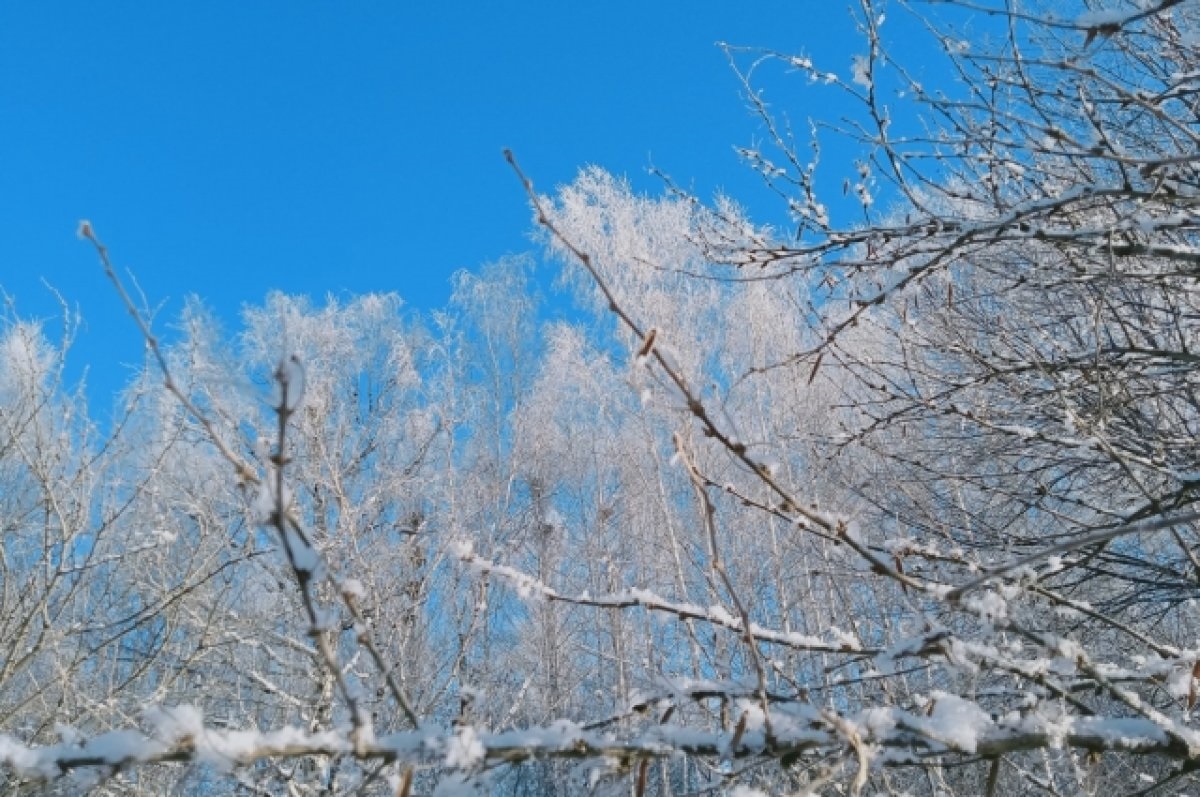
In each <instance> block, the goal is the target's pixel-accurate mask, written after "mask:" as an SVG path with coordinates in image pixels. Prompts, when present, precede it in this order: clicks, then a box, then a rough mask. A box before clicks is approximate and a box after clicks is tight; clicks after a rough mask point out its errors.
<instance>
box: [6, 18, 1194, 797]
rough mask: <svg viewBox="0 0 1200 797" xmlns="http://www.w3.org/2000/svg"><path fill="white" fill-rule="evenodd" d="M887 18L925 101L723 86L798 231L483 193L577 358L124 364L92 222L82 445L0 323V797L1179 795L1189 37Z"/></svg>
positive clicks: (434, 329) (878, 91)
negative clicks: (744, 104) (114, 392)
mask: <svg viewBox="0 0 1200 797" xmlns="http://www.w3.org/2000/svg"><path fill="white" fill-rule="evenodd" d="M1067 5H1071V6H1072V8H1071V9H1068V8H1067V7H1066V6H1067ZM918 10H919V11H920V10H925V11H927V12H929V14H930V16H929V17H928V27H929V30H930V35H931V41H932V42H933V43H934V44H935V45H936V46H937V48H938V50H939V53H940V57H941V58H942V59H943V61H942V62H941V63H942V65H943V66H944V67H945V69H946V70H947V74H952V75H954V76H955V79H956V80H957V84H956V88H955V89H954V90H951V89H949V88H946V87H941V88H940V89H935V88H933V87H932V86H931V87H929V88H926V87H925V86H923V85H921V83H920V82H919V81H918V80H917V78H916V76H915V73H914V72H911V71H909V70H907V69H906V68H905V66H904V65H902V64H899V63H896V62H895V61H893V60H892V59H891V57H890V56H889V54H888V47H887V40H886V36H885V35H884V31H886V30H887V28H886V27H883V24H884V19H885V16H884V14H883V9H881V8H877V7H875V6H874V5H873V4H872V3H870V2H868V1H867V0H864V2H863V3H862V6H861V8H860V10H859V19H860V22H861V26H862V31H863V40H864V51H863V52H862V53H859V54H853V55H852V56H851V57H850V58H848V59H847V61H846V63H844V64H834V65H820V64H814V63H813V62H812V61H811V60H810V59H808V58H807V57H805V56H804V55H803V54H783V53H774V52H761V51H745V50H739V49H736V48H732V47H730V48H727V53H728V55H729V57H730V60H731V64H732V65H733V68H734V69H735V71H736V73H737V75H738V76H739V77H740V79H741V80H742V82H743V85H744V88H745V91H746V93H747V98H748V99H749V100H750V104H751V107H752V108H753V109H754V110H755V112H756V113H758V114H759V115H760V121H761V123H762V129H764V130H766V131H767V132H768V135H767V140H766V141H765V142H763V144H762V145H761V146H759V147H756V148H746V149H744V150H742V154H743V156H744V157H745V158H746V160H747V162H748V164H749V166H750V167H752V168H754V169H755V170H756V171H758V172H759V173H760V174H761V175H762V176H763V178H764V180H765V182H766V184H767V186H768V187H769V188H770V189H771V190H773V191H775V192H777V194H778V195H779V197H780V200H781V202H782V203H783V205H782V206H783V208H784V209H785V211H786V212H787V214H788V215H787V219H788V221H789V224H791V225H793V226H792V227H790V228H788V229H781V228H779V227H775V228H772V227H768V226H765V225H760V224H756V223H755V222H754V221H752V220H751V219H749V218H748V217H747V215H746V214H745V213H744V212H743V211H742V210H741V209H740V208H739V207H738V205H737V204H736V203H734V202H733V201H731V200H728V199H723V198H718V199H716V200H713V201H712V202H706V201H701V200H700V199H698V198H695V197H692V196H690V195H688V194H687V193H686V192H683V191H680V190H677V189H676V188H674V187H673V186H671V185H669V184H668V185H667V186H666V187H665V190H664V191H663V192H662V195H661V196H655V197H649V196H643V195H639V194H637V193H635V192H634V191H632V190H631V188H630V187H629V185H628V184H627V183H626V182H625V181H623V180H622V179H620V178H618V177H615V176H613V175H611V174H609V173H607V172H605V171H603V170H601V169H597V168H590V169H586V170H584V171H582V172H581V173H580V175H579V176H578V178H577V179H576V180H575V181H574V182H573V183H571V184H570V185H567V186H563V187H561V188H559V189H558V190H557V191H555V192H554V193H553V194H551V195H541V194H538V193H537V191H536V190H535V188H534V186H533V185H532V183H530V182H529V180H528V179H527V177H526V175H525V174H524V173H523V172H522V171H521V169H520V166H519V165H518V164H517V162H516V160H515V158H513V157H512V156H511V155H510V161H511V162H512V164H513V167H514V170H515V173H516V176H517V178H518V181H519V182H518V181H514V195H515V197H516V198H515V200H514V201H520V193H519V190H520V187H521V186H522V185H523V186H524V187H525V189H526V191H527V193H528V197H527V198H528V200H529V201H530V203H531V205H532V208H533V213H534V220H535V224H536V227H537V229H538V230H539V231H540V233H541V235H542V236H543V238H542V240H543V243H544V245H545V251H546V254H547V259H548V260H550V261H551V262H553V263H555V264H556V265H557V266H558V267H559V268H560V269H561V275H562V283H563V285H564V286H565V287H566V288H567V289H568V290H569V291H571V293H572V295H573V296H574V297H575V298H576V300H577V301H578V304H579V306H580V307H581V308H582V309H581V311H580V313H579V315H578V317H577V318H576V319H575V320H573V321H570V322H568V321H561V320H560V321H554V322H546V321H544V320H543V317H542V316H540V315H539V307H538V301H537V299H536V294H535V291H534V290H533V288H532V286H531V279H530V276H531V269H532V268H533V266H532V264H531V262H528V261H525V260H520V259H514V260H508V261H503V262H500V263H497V264H493V265H491V266H488V267H485V268H483V269H481V270H479V271H478V272H477V273H463V274H460V275H458V277H457V278H456V282H455V291H454V296H453V299H452V301H451V303H450V306H448V307H447V308H445V310H444V311H442V312H439V313H435V314H432V315H429V316H427V317H422V316H421V315H419V314H417V313H410V312H408V311H406V310H405V308H404V307H403V306H402V303H401V301H400V299H399V298H397V297H396V296H393V295H370V296H361V297H357V298H353V299H350V300H346V301H343V302H335V301H333V300H329V301H328V302H326V303H325V304H324V305H317V304H314V303H311V302H309V301H307V300H303V299H299V298H296V297H290V296H287V295H284V294H275V295H272V296H270V297H268V298H267V300H266V301H265V302H264V303H263V304H262V305H261V306H258V307H252V308H249V309H247V310H246V311H245V314H244V317H243V323H242V326H241V328H240V330H238V331H236V332H229V331H226V330H224V329H222V328H221V326H220V324H219V323H218V322H217V321H216V320H215V319H214V318H213V317H211V316H210V315H209V313H208V312H207V311H206V310H205V309H204V307H203V306H202V305H200V304H196V305H194V306H191V307H189V309H188V311H187V312H186V314H185V315H184V317H183V318H182V319H181V320H180V322H179V330H180V334H179V335H178V340H177V341H174V342H172V343H171V344H170V345H165V344H160V343H159V341H158V339H157V338H156V337H155V333H154V330H152V329H151V327H150V324H149V322H148V315H147V314H146V313H144V312H141V311H140V310H139V308H138V306H137V305H135V304H134V303H133V302H132V301H131V300H130V298H129V294H128V293H127V292H126V290H125V288H124V286H123V282H122V279H121V277H120V276H119V271H118V269H116V268H114V267H113V264H112V260H114V259H116V260H119V253H113V254H111V255H110V253H109V252H108V251H107V250H106V249H105V248H104V246H103V244H102V243H101V241H100V238H99V237H98V232H97V231H95V230H93V229H92V227H91V225H88V224H86V223H85V224H84V225H82V226H81V228H80V233H81V236H82V237H83V238H84V239H85V241H86V242H87V243H89V244H90V245H92V246H93V247H94V249H95V250H96V253H97V254H98V255H99V258H100V260H101V263H102V265H103V266H104V267H105V268H107V269H108V271H109V274H110V277H111V278H112V280H113V282H114V287H115V291H114V301H119V302H124V303H125V304H126V305H127V307H128V308H129V309H130V311H131V312H132V313H133V314H134V316H135V320H136V322H137V323H136V326H131V328H130V334H132V335H137V334H141V335H143V337H144V338H145V340H146V343H147V356H146V363H145V367H144V369H143V370H142V372H141V373H140V374H139V376H138V377H137V378H136V379H135V380H134V381H133V382H132V383H131V384H130V385H129V387H128V389H127V390H126V392H125V393H124V395H123V396H122V397H121V405H120V411H119V412H118V414H117V417H116V418H115V419H114V420H113V422H112V423H111V424H108V425H107V427H103V428H102V426H101V425H99V424H98V423H97V422H96V421H94V420H93V419H92V418H91V416H90V414H89V404H88V401H87V397H86V396H85V395H84V394H83V393H82V391H77V390H72V389H71V388H70V386H69V385H67V384H65V383H64V377H63V363H64V358H65V357H66V356H67V352H68V349H69V342H70V334H71V326H70V324H68V326H67V328H66V330H65V331H64V332H63V334H62V336H61V339H60V340H59V341H58V342H55V341H54V340H53V339H52V335H51V334H50V333H49V332H48V330H46V329H45V328H43V327H42V326H41V325H39V324H36V323H31V322H28V321H23V320H20V319H19V318H17V317H16V316H15V315H13V314H10V315H8V316H6V317H5V318H4V322H3V326H2V331H0V524H3V542H2V543H0V707H2V710H0V791H3V793H5V794H14V795H17V794H35V793H62V794H71V793H84V792H88V791H90V792H91V793H96V794H114V795H116V794H128V795H135V794H138V795H142V794H144V795H151V794H168V793H196V794H214V795H216V794H297V795H302V794H363V795H370V794H389V795H417V794H442V795H451V794H529V795H533V794H537V795H543V794H574V793H597V794H618V793H620V794H633V795H685V794H686V795H691V794H729V795H737V796H738V797H749V795H760V794H892V795H917V794H929V795H941V794H960V795H975V794H1035V793H1047V794H1095V793H1098V792H1100V791H1105V792H1110V791H1111V792H1114V793H1145V794H1149V793H1183V792H1186V791H1188V790H1189V789H1191V790H1197V789H1200V785H1198V784H1197V783H1196V782H1195V777H1194V772H1195V771H1196V770H1197V764H1198V763H1200V726H1197V724H1196V722H1195V721H1194V718H1193V715H1194V710H1195V708H1196V704H1197V702H1198V700H1200V698H1198V694H1200V613H1198V608H1197V603H1196V601H1197V598H1198V584H1200V510H1198V509H1197V507H1196V499H1197V490H1198V489H1200V453H1198V452H1200V449H1198V447H1197V435H1198V434H1200V368H1198V365H1200V290H1198V289H1197V279H1198V277H1200V212H1198V209H1200V121H1198V120H1200V71H1198V68H1197V65H1198V64H1200V5H1198V4H1197V3H1196V2H1195V0H1137V1H1136V2H1119V3H1116V4H1115V5H1110V6H1107V7H1104V8H1100V7H1099V6H1096V7H1092V4H1087V5H1079V6H1078V7H1074V4H1065V5H1064V4H1063V3H1047V4H1046V5H1045V7H1041V6H1035V5H1030V6H1021V7H1020V8H1018V7H1016V6H1015V5H1012V4H1008V5H1002V6H987V7H985V6H983V5H975V4H972V3H965V2H964V3H962V4H960V5H959V6H958V7H957V8H956V9H952V10H951V11H950V12H947V13H948V14H949V16H943V17H939V16H936V15H934V14H933V10H934V9H921V8H918ZM908 12H909V10H908V9H905V8H903V7H897V8H891V9H888V13H889V14H896V13H908ZM955 13H958V14H963V13H967V14H985V13H986V14H992V15H996V16H997V18H999V19H1001V20H1002V21H1003V24H1002V25H1001V26H1000V27H999V28H998V30H999V32H1000V35H999V37H998V38H996V39H994V40H989V41H982V40H981V41H970V42H967V41H964V40H963V38H962V37H961V35H959V34H955V33H953V31H954V30H956V29H957V28H955V26H954V20H955V16H954V14H955ZM771 69H779V70H783V71H786V72H788V73H791V74H793V75H794V77H795V79H796V81H797V84H798V90H802V91H803V92H812V93H813V95H812V96H817V97H819V96H820V93H821V92H841V93H842V94H844V95H845V96H846V97H848V98H849V99H850V100H852V101H853V102H854V103H855V105H854V107H855V108H856V109H857V113H856V114H853V115H850V116H847V117H845V118H842V119H836V120H820V119H814V120H813V122H812V124H811V125H810V126H807V127H806V129H809V130H811V139H810V140H803V139H801V137H800V136H799V134H798V133H797V131H796V130H794V129H793V127H792V125H791V122H789V120H788V119H787V117H786V116H784V115H783V114H782V111H779V110H777V109H776V108H774V107H773V106H771V105H768V104H767V103H766V102H765V100H763V98H762V95H761V94H759V93H758V92H757V90H756V83H755V81H756V80H757V79H758V78H759V76H761V75H763V74H764V73H765V70H771ZM805 96H808V95H805ZM831 139H835V140H838V141H840V142H841V143H842V144H846V143H849V144H851V145H853V146H854V147H856V148H857V151H858V154H857V156H856V158H855V159H853V161H852V162H851V163H849V164H829V163H826V162H822V161H821V159H820V154H821V151H822V143H823V142H824V143H828V142H829V141H830V140H831ZM843 167H844V168H843ZM843 172H845V174H843ZM532 177H536V175H532ZM827 186H833V188H832V190H830V189H829V188H828V187H827ZM839 192H841V193H842V194H844V198H843V197H841V196H838V194H839ZM843 216H844V217H846V218H842V217H843Z"/></svg>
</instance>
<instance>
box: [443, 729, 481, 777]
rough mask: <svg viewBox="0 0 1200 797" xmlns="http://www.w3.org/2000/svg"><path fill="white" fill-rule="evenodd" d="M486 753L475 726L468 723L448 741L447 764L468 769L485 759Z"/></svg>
mask: <svg viewBox="0 0 1200 797" xmlns="http://www.w3.org/2000/svg"><path fill="white" fill-rule="evenodd" d="M486 753H487V751H486V750H485V749H484V747H483V742H481V741H480V740H479V735H478V734H477V733H476V732H475V728H473V727H472V726H470V725H466V726H464V727H463V728H462V729H461V730H460V731H459V732H458V733H457V734H456V735H454V736H452V737H451V738H450V739H449V741H447V742H446V766H448V767H455V768H458V769H467V768H469V767H473V766H475V765H476V764H478V763H479V762H481V761H483V757H484V755H485V754H486Z"/></svg>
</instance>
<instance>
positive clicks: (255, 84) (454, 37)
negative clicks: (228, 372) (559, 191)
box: [0, 0, 899, 390]
mask: <svg viewBox="0 0 1200 797" xmlns="http://www.w3.org/2000/svg"><path fill="white" fill-rule="evenodd" d="M897 13H899V12H898V11H897ZM889 24H893V23H890V22H889ZM717 40H725V41H729V42H731V43H735V44H746V45H757V46H763V47H771V48H778V49H781V50H787V51H790V52H797V53H804V54H808V55H811V56H813V57H814V58H815V59H816V60H817V61H818V63H819V64H822V65H824V67H825V68H829V69H835V70H838V71H840V72H841V73H842V74H844V75H846V74H848V73H849V67H850V62H851V58H852V56H853V55H854V54H856V53H861V52H863V50H864V46H863V44H862V43H861V41H860V40H859V39H858V38H857V37H856V35H855V32H854V29H853V25H852V23H851V21H850V19H849V16H848V12H847V5H846V4H843V3H839V2H823V1H822V2H818V0H791V2H784V1H783V0H778V1H776V0H769V1H768V0H761V1H759V2H747V3H734V2H716V0H687V1H684V0H670V1H668V2H652V1H651V0H636V1H635V0H607V1H606V2H548V1H547V0H534V1H530V0H526V1H525V2H476V3H465V2H431V3H400V2H391V3H385V2H338V3H334V2H305V1H295V2H282V1H281V0H262V1H259V0H256V1H255V2H240V3H233V2H226V1H223V0H216V1H215V2H204V3H180V2H158V3H144V2H137V3H134V2H129V1H128V0H113V1H112V2H103V3H93V2H89V3H84V2H41V3H5V4H4V5H3V8H2V9H0V286H3V288H4V290H5V291H6V292H7V293H9V294H10V295H12V296H14V297H15V298H16V301H17V308H18V311H19V312H20V313H21V314H22V315H25V316H32V317H40V318H45V319H53V318H55V317H56V316H58V315H59V311H58V308H57V304H56V300H54V299H53V298H52V296H51V295H50V294H49V292H48V291H47V290H46V288H45V287H43V285H42V284H41V280H43V279H44V280H46V281H47V282H49V283H50V284H51V285H53V286H54V287H55V288H57V289H58V290H59V291H60V292H61V293H62V294H63V295H64V297H65V298H66V299H67V300H68V301H70V302H71V303H73V304H76V305H78V307H79V309H80V310H81V311H82V313H83V316H84V318H85V322H86V327H85V329H84V330H83V333H82V335H81V337H80V339H79V342H78V344H77V347H76V352H75V357H74V362H75V364H76V365H77V366H79V365H86V366H87V367H88V368H89V369H90V371H91V376H90V377H89V383H90V384H91V385H92V387H93V388H96V389H98V390H112V389H114V388H115V387H117V386H119V385H120V384H121V382H122V381H123V380H124V379H125V378H126V376H127V375H128V372H127V371H126V370H124V369H123V364H127V363H134V362H138V361H140V351H141V344H140V341H139V340H138V338H137V335H136V332H135V330H134V329H133V328H132V326H131V325H130V323H129V322H128V319H127V318H126V317H125V316H124V314H123V312H122V311H121V308H120V307H119V306H118V303H117V300H116V298H115V296H114V295H113V293H112V291H111V290H110V288H109V287H108V286H107V284H106V283H105V282H104V279H103V276H102V273H101V271H100V268H99V266H98V264H97V262H96V258H95V256H94V254H93V253H92V252H91V251H90V249H89V247H88V246H86V245H85V244H84V243H83V242H81V241H79V240H78V239H76V238H75V235H74V232H75V227H76V224H77V222H78V220H79V219H82V218H88V219H90V220H91V221H92V222H93V224H94V226H95V229H96V230H97V231H98V233H99V234H100V236H101V237H102V238H103V239H104V240H105V241H106V242H107V243H108V245H109V246H110V248H111V249H112V252H113V256H114V259H115V260H116V262H117V264H118V265H119V266H120V267H123V268H128V269H131V270H132V271H133V272H134V273H135V274H136V275H137V277H138V280H139V281H140V284H141V286H142V288H143V289H144V291H145V292H146V294H147V296H148V297H149V298H150V299H151V301H152V303H160V302H162V303H164V304H163V307H162V311H161V315H160V321H159V323H160V325H161V324H162V323H164V322H169V321H171V320H173V319H174V318H175V317H176V316H177V315H178V312H179V310H180V308H181V306H182V301H183V299H184V298H185V297H186V296H187V295H189V294H197V295H199V296H200V297H201V298H203V299H204V301H205V302H206V303H208V304H209V305H210V306H212V307H214V308H215V309H216V310H217V311H218V312H219V313H220V314H221V315H222V316H223V317H225V318H228V319H230V321H231V323H232V322H233V320H234V319H236V315H237V312H238V309H239V308H240V307H241V306H242V305H243V304H244V303H247V302H258V301H260V300H261V299H262V297H263V296H264V295H265V293H266V292H267V291H269V290H271V289H281V290H284V291H287V292H291V293H305V294H309V295H311V296H313V297H314V298H318V299H319V298H321V297H323V296H324V295H325V294H327V293H333V294H335V295H336V294H345V293H351V292H353V293H357V292H363V291H396V292H398V293H400V295H401V296H403V297H404V298H405V299H406V301H407V302H409V303H410V305H412V306H415V307H418V308H434V307H439V306H441V305H443V304H444V303H445V301H446V299H447V297H448V294H449V283H448V278H449V276H450V275H451V274H452V273H453V272H454V271H455V270H457V269H460V268H474V267H477V266H478V265H480V264H481V263H484V262H487V261H490V260H495V259H498V258H500V257H502V256H504V255H506V254H509V253H515V252H522V251H527V250H530V249H532V248H533V247H532V246H531V244H530V243H529V239H528V235H529V229H530V223H529V220H530V217H529V211H528V209H527V207H526V204H525V200H524V197H523V195H522V193H521V191H520V188H519V185H518V184H517V182H516V180H515V179H514V178H513V176H512V174H511V172H510V171H509V170H508V168H507V166H506V165H505V163H504V161H503V159H502V157H501V149H502V148H503V147H511V148H512V149H513V150H514V151H515V152H516V153H517V155H518V157H519V158H520V160H521V161H522V164H523V165H524V167H525V169H526V170H527V171H528V173H529V174H530V175H531V176H532V177H533V178H534V180H535V182H536V183H537V184H538V186H539V188H541V189H542V190H544V191H545V190H549V189H551V188H552V187H553V186H554V185H555V184H560V183H563V182H566V181H569V180H570V179H571V178H572V177H573V175H574V174H575V173H576V171H577V170H578V169H579V168H580V167H581V166H584V165H587V164H597V165H600V166H603V167H604V168H606V169H608V170H610V171H612V172H615V173H619V174H626V175H628V176H630V177H631V178H634V180H635V182H636V183H637V184H638V185H639V186H642V187H644V188H646V189H648V190H657V189H658V185H657V183H656V181H655V180H654V179H653V178H650V177H648V176H647V175H646V169H647V167H648V166H650V165H651V164H653V165H655V166H657V167H659V168H661V169H663V170H664V171H666V172H668V173H669V174H671V175H672V177H673V178H674V179H675V180H676V181H677V182H679V183H680V184H682V185H685V186H692V187H693V188H694V189H695V190H696V191H698V192H699V193H700V194H701V195H706V196H707V195H711V194H712V192H713V191H715V190H717V189H725V190H727V191H729V192H730V193H731V194H733V195H734V196H736V197H739V198H740V199H742V200H743V201H746V202H747V203H748V204H750V205H751V206H752V207H753V206H754V203H755V201H763V202H766V196H765V194H764V192H762V191H761V189H759V188H758V186H759V184H760V183H759V180H758V178H756V177H755V176H754V175H753V174H750V173H748V171H747V170H746V169H745V167H744V166H742V165H741V164H740V162H739V161H738V159H737V158H736V156H735V154H734V152H733V146H734V145H745V144H750V143H752V142H754V141H755V140H756V139H757V138H759V137H760V136H761V132H762V131H761V129H760V128H759V125H758V123H757V121H756V120H755V119H754V118H753V117H752V116H751V115H750V113H749V112H748V110H747V106H746V103H745V101H744V99H743V98H742V97H741V95H740V93H739V87H738V84H737V81H736V79H735V77H734V75H733V73H732V72H731V71H730V69H729V67H728V65H727V63H726V62H725V59H724V56H723V54H722V53H721V51H720V50H719V49H718V48H717V47H716V46H715V45H714V43H715V42H716V41H717ZM795 80H796V89H797V93H796V97H795V98H790V97H788V96H787V95H786V92H787V91H788V88H787V84H781V85H780V86H779V87H778V92H779V93H776V94H775V95H774V96H773V97H772V98H773V99H779V100H781V101H783V100H788V101H791V100H792V99H796V101H797V104H796V105H794V106H790V107H789V108H788V109H789V110H790V111H791V112H792V113H793V114H796V115H799V116H801V117H803V116H804V115H805V114H811V115H814V116H822V117H829V116H836V113H837V109H836V108H823V107H818V108H811V109H807V108H804V107H803V105H802V103H800V102H799V98H802V95H801V93H800V92H799V91H798V89H799V86H800V84H801V83H802V82H803V81H802V80H801V79H799V78H795ZM773 90H774V89H773ZM771 209H772V210H775V209H776V208H774V206H772V207H771Z"/></svg>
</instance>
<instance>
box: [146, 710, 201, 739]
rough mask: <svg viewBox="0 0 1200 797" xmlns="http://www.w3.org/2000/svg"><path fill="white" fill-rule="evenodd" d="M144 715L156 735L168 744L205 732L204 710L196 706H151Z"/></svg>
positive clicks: (195, 736) (196, 736)
mask: <svg viewBox="0 0 1200 797" xmlns="http://www.w3.org/2000/svg"><path fill="white" fill-rule="evenodd" d="M143 716H144V718H145V720H146V723H147V724H148V725H150V727H151V728H153V729H154V735H155V736H156V737H157V738H158V739H160V740H162V741H164V742H167V743H168V744H171V743H174V742H177V741H179V740H180V739H187V738H192V739H195V738H198V737H199V736H200V735H201V734H203V733H204V712H202V711H201V710H200V709H198V708H196V707H195V706H187V705H185V706H151V707H150V708H148V709H146V711H145V714H144V715H143Z"/></svg>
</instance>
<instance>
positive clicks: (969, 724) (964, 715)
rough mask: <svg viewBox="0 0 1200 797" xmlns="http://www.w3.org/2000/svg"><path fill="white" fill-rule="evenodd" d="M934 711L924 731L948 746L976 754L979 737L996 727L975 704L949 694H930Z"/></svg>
mask: <svg viewBox="0 0 1200 797" xmlns="http://www.w3.org/2000/svg"><path fill="white" fill-rule="evenodd" d="M930 698H931V700H932V701H933V711H932V713H931V714H930V715H929V718H928V719H927V720H925V721H924V722H923V723H922V724H923V725H924V727H925V730H926V731H928V732H929V733H930V735H932V736H933V737H935V738H936V739H937V740H938V741H941V742H943V743H945V744H947V745H950V746H952V747H954V748H956V749H958V750H961V751H963V752H965V753H974V752H975V747H976V745H978V743H979V737H980V736H981V735H982V734H983V733H984V732H986V731H987V730H989V729H991V728H992V727H994V723H993V722H992V718H991V717H990V716H989V715H988V714H987V712H985V711H984V710H983V709H981V708H980V707H979V706H977V705H976V704H974V703H972V702H970V701H969V700H964V699H962V698H961V697H959V696H958V695H952V694H950V693H949V692H941V691H935V692H933V694H932V695H930Z"/></svg>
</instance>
